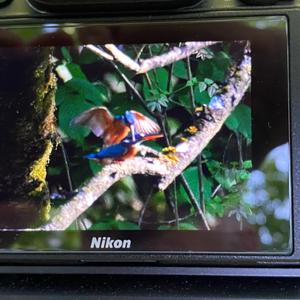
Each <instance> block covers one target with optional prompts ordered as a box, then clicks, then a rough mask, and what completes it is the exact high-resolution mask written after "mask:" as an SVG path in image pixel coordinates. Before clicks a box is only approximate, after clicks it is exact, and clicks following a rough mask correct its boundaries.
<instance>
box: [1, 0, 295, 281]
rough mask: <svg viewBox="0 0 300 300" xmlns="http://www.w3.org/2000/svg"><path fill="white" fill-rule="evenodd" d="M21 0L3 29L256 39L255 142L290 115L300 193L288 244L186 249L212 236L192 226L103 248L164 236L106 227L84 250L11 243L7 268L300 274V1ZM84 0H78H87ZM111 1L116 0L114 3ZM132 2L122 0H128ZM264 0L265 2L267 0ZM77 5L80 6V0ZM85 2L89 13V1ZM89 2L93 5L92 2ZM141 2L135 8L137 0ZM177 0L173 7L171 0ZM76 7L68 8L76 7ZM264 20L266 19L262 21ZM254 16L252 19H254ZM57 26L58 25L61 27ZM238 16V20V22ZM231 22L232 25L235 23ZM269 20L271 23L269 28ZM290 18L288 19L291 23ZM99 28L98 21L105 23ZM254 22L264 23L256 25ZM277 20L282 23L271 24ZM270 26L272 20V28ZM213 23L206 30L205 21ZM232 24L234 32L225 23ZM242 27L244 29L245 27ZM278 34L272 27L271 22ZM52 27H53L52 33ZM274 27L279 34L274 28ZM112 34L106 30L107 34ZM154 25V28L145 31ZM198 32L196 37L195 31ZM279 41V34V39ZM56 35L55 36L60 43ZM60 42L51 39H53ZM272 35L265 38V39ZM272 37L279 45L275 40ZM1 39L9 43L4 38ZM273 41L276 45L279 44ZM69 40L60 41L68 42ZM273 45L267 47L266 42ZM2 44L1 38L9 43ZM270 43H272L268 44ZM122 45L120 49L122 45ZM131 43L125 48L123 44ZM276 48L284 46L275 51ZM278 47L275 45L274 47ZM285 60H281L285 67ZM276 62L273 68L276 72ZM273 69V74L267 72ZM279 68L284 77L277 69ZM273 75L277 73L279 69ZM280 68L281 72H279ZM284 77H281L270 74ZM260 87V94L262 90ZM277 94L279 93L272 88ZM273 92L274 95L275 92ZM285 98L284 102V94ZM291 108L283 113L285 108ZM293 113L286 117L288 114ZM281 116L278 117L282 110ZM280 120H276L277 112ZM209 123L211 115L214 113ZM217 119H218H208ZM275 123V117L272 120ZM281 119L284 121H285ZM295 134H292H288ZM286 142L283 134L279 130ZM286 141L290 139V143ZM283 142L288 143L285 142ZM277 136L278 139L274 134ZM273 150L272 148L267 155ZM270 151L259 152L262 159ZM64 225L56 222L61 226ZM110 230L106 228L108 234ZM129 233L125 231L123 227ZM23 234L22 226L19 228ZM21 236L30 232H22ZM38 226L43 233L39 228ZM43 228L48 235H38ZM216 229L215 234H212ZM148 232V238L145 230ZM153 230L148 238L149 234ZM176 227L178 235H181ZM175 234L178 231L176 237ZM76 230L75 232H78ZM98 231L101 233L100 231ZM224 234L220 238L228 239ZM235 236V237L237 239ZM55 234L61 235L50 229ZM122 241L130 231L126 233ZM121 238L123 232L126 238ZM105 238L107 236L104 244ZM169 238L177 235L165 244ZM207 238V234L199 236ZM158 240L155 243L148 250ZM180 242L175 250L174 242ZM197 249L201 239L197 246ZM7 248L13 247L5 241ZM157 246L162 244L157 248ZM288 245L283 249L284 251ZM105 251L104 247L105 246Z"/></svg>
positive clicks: (116, 39)
mask: <svg viewBox="0 0 300 300" xmlns="http://www.w3.org/2000/svg"><path fill="white" fill-rule="evenodd" d="M51 2H52V4H50V5H48V2H47V1H28V2H27V1H23V0H22V1H21V0H20V1H19V0H18V1H12V2H10V3H9V4H7V5H6V6H3V7H2V8H1V13H2V16H1V18H0V22H1V27H2V28H3V29H8V30H10V29H13V30H14V29H15V28H17V30H18V29H20V33H18V34H19V35H22V30H21V29H22V28H23V27H24V28H29V27H31V26H33V27H39V26H45V28H46V27H47V25H48V24H49V25H50V24H52V25H51V26H50V27H51V28H52V27H55V28H56V27H57V28H64V27H65V28H69V29H70V28H74V27H75V28H84V27H86V28H87V31H86V32H84V33H86V34H87V33H88V32H89V30H90V29H91V30H93V28H98V27H99V28H100V29H99V31H97V30H95V34H94V35H93V34H91V35H90V36H89V37H87V38H83V40H84V42H81V43H82V44H95V45H98V44H104V43H105V42H106V40H108V41H109V42H110V43H112V42H113V43H119V44H122V45H123V44H127V43H128V41H129V43H137V44H145V43H147V41H148V40H149V41H150V42H151V43H158V42H159V41H166V42H169V43H174V42H175V41H181V40H182V41H191V40H195V37H196V38H197V30H199V32H200V33H201V37H199V38H200V39H201V40H203V39H204V40H208V41H209V40H212V41H218V40H222V37H223V36H224V40H226V41H227V40H243V34H244V35H245V38H244V39H245V40H250V43H251V49H252V51H253V53H254V54H253V55H254V56H253V61H254V62H253V65H252V67H253V69H252V72H253V79H252V82H253V85H252V86H251V93H252V95H253V98H254V99H255V102H254V103H252V104H251V105H252V107H253V111H254V115H253V118H252V119H253V120H254V121H253V122H254V123H253V124H254V125H253V127H252V130H253V132H254V133H255V137H254V139H256V142H255V143H254V146H253V147H254V148H253V150H252V152H255V149H258V148H259V147H263V146H262V145H263V143H264V139H265V138H266V136H264V135H263V134H270V133H271V134H273V133H274V132H275V131H277V130H279V128H277V127H276V125H275V123H276V120H278V122H279V123H280V120H281V118H282V119H284V120H285V121H287V124H285V125H284V128H285V129H287V130H286V131H287V132H288V133H287V135H288V136H287V138H288V143H289V146H290V148H289V149H290V150H289V151H290V157H291V158H290V164H289V165H290V169H289V174H290V175H289V183H288V185H289V192H288V193H289V195H290V197H291V198H290V216H289V218H288V223H289V224H290V236H289V239H288V242H287V246H286V249H285V250H282V249H279V250H278V249H275V250H274V251H273V250H272V249H271V248H270V249H269V250H266V251H262V252H260V251H251V247H249V248H247V247H246V248H245V249H242V251H241V249H239V248H238V246H237V250H236V251H235V250H234V249H231V248H230V247H229V248H230V251H229V250H228V249H229V248H226V247H225V246H224V248H220V250H218V249H217V247H216V248H214V247H215V245H217V244H218V241H215V242H213V243H212V245H213V246H211V248H209V246H208V248H205V247H204V248H203V249H202V248H201V247H200V248H201V249H199V250H197V249H194V248H193V247H191V245H190V244H188V246H186V248H184V247H183V246H182V247H183V248H181V249H179V248H177V247H176V245H175V244H174V241H176V240H177V239H185V238H186V239H189V240H192V242H194V241H193V239H195V238H203V239H206V238H207V235H206V234H205V235H203V236H201V235H200V236H197V237H196V236H194V235H193V234H191V235H190V236H189V230H188V232H180V234H181V235H177V233H176V234H175V233H173V232H172V231H169V230H167V234H168V235H169V236H170V239H171V240H172V241H171V242H170V244H168V245H167V246H166V247H163V246H160V247H158V246H157V248H155V246H153V245H150V246H149V245H148V244H147V243H146V242H145V243H143V242H141V243H138V244H139V246H137V248H136V249H134V251H129V250H128V249H125V248H124V250H123V249H122V251H115V250H117V249H114V250H111V251H110V250H107V249H105V251H102V250H103V249H102V250H101V249H100V250H99V248H101V245H102V244H103V237H105V238H106V239H108V236H110V237H111V236H112V237H113V238H115V239H116V238H120V236H121V237H124V239H125V240H129V237H130V240H132V241H134V240H135V239H137V240H139V241H142V240H145V239H146V240H147V238H149V239H150V242H149V243H150V244H151V243H155V242H158V243H159V241H160V239H159V237H157V238H155V237H154V238H153V239H152V237H151V235H152V234H153V233H152V231H151V232H150V231H149V232H148V231H147V230H145V231H141V232H139V237H137V236H135V235H134V234H133V235H132V236H131V235H130V233H129V232H128V231H126V233H125V234H121V235H120V236H119V235H118V234H116V235H114V233H113V232H112V231H111V229H110V230H109V231H107V232H105V231H102V234H101V238H102V241H101V240H99V239H98V238H99V234H98V235H97V234H95V232H93V231H89V232H88V233H86V235H85V236H84V239H85V241H87V242H85V243H87V244H88V246H87V248H89V246H91V245H92V243H93V238H94V246H95V245H96V246H97V245H98V246H99V247H98V248H97V247H96V249H92V248H91V249H89V250H87V249H84V250H82V249H81V250H75V251H64V249H59V247H58V248H57V249H56V250H53V249H52V250H51V251H49V250H46V251H43V250H42V249H38V251H31V250H30V247H28V248H27V249H26V250H25V251H19V250H22V249H18V250H17V251H12V250H9V251H4V252H3V253H1V254H0V262H1V263H2V266H1V267H0V271H1V272H28V268H26V271H24V269H23V268H22V266H24V264H25V265H27V266H30V272H33V273H35V272H41V270H44V271H45V272H50V273H51V272H53V273H58V272H59V273H68V272H72V273H73V272H79V273H95V272H97V273H102V274H108V273H110V274H135V273H137V272H138V273H141V274H152V275H153V274H154V275H156V274H166V275H180V274H187V275H199V274H206V275H229V276H233V275H235V276H236V275H237V276H299V275H300V268H299V265H300V225H299V223H300V185H299V182H300V151H299V149H300V136H299V132H300V119H299V116H300V101H299V99H300V87H299V83H298V80H299V78H300V60H299V55H298V54H299V53H300V41H299V39H300V38H299V32H298V28H300V27H299V26H300V18H299V15H300V10H299V8H300V2H299V1H278V2H276V3H274V4H269V3H267V4H266V5H264V4H263V3H256V4H251V1H247V2H248V3H246V1H245V3H244V2H240V1H224V2H223V1H213V0H210V1H202V2H200V3H197V2H193V1H190V3H188V5H187V3H186V2H185V3H184V5H182V6H181V3H180V2H178V1H174V3H173V1H170V2H168V1H165V2H164V1H162V3H161V2H159V1H158V2H157V3H155V5H152V4H153V3H152V2H153V1H152V2H151V3H150V4H151V5H150V4H149V3H148V5H147V3H144V2H143V1H141V2H139V1H137V2H136V3H127V2H126V5H124V6H123V7H122V5H121V6H120V8H121V9H122V8H124V10H123V11H116V7H117V6H118V4H116V3H115V2H116V1H113V2H111V1H107V2H105V1H103V2H100V1H99V2H97V1H95V2H97V3H96V5H95V6H93V5H94V3H91V2H92V1H91V2H89V3H86V4H82V3H80V4H79V1H74V8H73V7H72V3H71V2H72V1H69V2H70V3H68V5H69V6H68V8H65V6H64V5H63V2H61V1H56V3H55V5H54V4H53V3H54V2H55V1H49V3H51ZM77 2H78V3H77ZM108 2H111V3H110V4H109V3H108ZM120 2H122V0H120ZM262 2H263V1H262ZM75 4H76V5H75ZM79 5H80V10H81V11H80V12H79V9H78V7H79ZM82 5H86V8H85V6H82ZM130 6H131V7H134V9H132V8H131V7H130ZM169 7H171V8H169ZM66 9H67V11H66ZM245 20H249V22H251V21H253V22H255V24H256V25H255V26H256V29H255V30H256V31H255V30H254V29H253V30H254V31H253V32H252V31H251V30H249V31H247V30H246V29H243V30H241V31H239V29H238V26H240V27H243V25H240V24H242V23H243V22H244V21H245ZM268 20H275V22H279V23H280V25H278V26H279V27H280V26H281V27H280V28H281V29H280V34H279V35H276V34H275V35H274V36H272V37H270V38H267V33H262V32H263V31H264V29H265V28H266V27H264V24H263V22H264V21H266V22H268ZM260 21H262V23H260ZM245 22H246V21H245ZM53 24H55V25H53ZM228 24H229V25H228ZM230 24H231V25H230ZM260 24H261V27H259V26H260ZM283 24H285V26H284V25H283ZM97 26H98V27H97ZM255 26H254V27H255ZM271 27H272V26H271ZM271 27H270V28H271ZM201 28H203V29H201ZM222 30H224V31H222ZM235 30H236V31H235ZM270 30H271V31H270V32H272V28H271V29H270ZM49 32H51V31H49ZM270 32H269V33H270ZM100 33H101V34H103V36H102V37H101V36H100V37H99V34H100ZM145 33H147V34H146V36H145ZM193 37H194V39H193ZM272 39H276V41H274V40H272ZM51 42H52V43H53V44H51ZM43 43H44V42H40V44H38V46H57V44H59V42H57V41H54V40H51V39H50V40H48V41H47V42H45V44H43ZM49 43H50V44H49ZM264 43H265V44H264ZM268 43H270V44H271V45H272V46H271V47H270V46H269V47H267V44H268ZM0 44H1V42H0ZM62 44H63V46H66V47H68V46H70V45H71V44H68V42H66V43H65V42H63V43H62ZM270 44H268V45H270ZM59 45H60V44H59ZM264 45H265V46H264ZM0 47H1V45H0ZM264 48H267V49H268V50H265V49H264ZM119 49H120V47H119ZM122 49H123V48H122ZM272 49H274V53H273V54H272V53H271V52H272ZM268 51H270V52H268ZM276 58H278V60H280V61H281V63H280V66H278V67H274V69H272V66H273V65H274V64H275V65H276V64H277V63H278V61H275V60H276ZM264 60H265V61H268V60H269V61H270V62H269V63H266V65H265V66H264V67H261V68H260V63H262V62H263V61H264ZM276 66H277V65H276ZM268 68H270V74H268ZM263 72H264V74H262V73H263ZM273 73H275V74H276V76H274V77H273V75H274V74H273ZM271 75H272V76H271ZM277 75H278V76H277ZM269 77H270V78H271V79H270V80H271V81H272V80H276V82H271V83H270V82H269V83H268V78H269ZM273 86H274V87H276V89H277V88H278V91H277V90H276V89H275V90H276V92H273V91H272V90H271V89H270V87H273ZM256 91H259V92H256ZM272 93H274V94H272ZM268 95H269V96H268ZM279 97H285V98H286V99H285V100H284V101H283V102H285V104H282V106H280V107H279V108H276V103H277V102H276V101H277V100H278V98H279ZM266 98H269V100H266V103H267V104H266V105H265V106H263V107H260V105H258V104H257V103H258V101H264V100H265V99H266ZM278 101H279V100H278ZM269 107H270V112H269V115H270V116H269V115H268V116H269V117H268V118H270V120H271V121H270V124H274V125H272V126H274V127H275V129H274V128H273V129H271V130H272V131H270V132H269V133H266V132H267V131H266V130H264V129H262V130H261V131H262V132H263V134H262V136H260V135H259V134H258V133H259V131H260V126H262V128H265V127H266V126H267V125H261V122H259V120H260V119H261V118H263V117H264V115H265V114H268V112H267V111H268V108H269ZM281 113H282V114H281ZM285 114H286V116H285ZM272 116H273V117H272ZM272 118H273V119H272ZM205 122H207V121H205ZM207 123H209V122H207ZM270 126H271V125H270ZM280 126H281V125H280ZM285 134H286V132H285ZM279 140H280V138H279ZM283 140H284V139H282V141H283ZM282 141H281V140H280V142H282ZM270 143H271V144H272V142H270ZM265 154H266V153H265ZM259 160H260V161H261V159H259V158H257V161H259ZM53 231H55V229H54V230H53ZM103 232H105V234H103ZM120 232H121V230H120ZM1 234H2V235H3V237H4V238H6V237H5V235H7V236H8V240H10V239H11V237H10V235H11V234H12V233H11V232H10V231H9V230H8V231H7V232H5V231H3V232H2V233H1ZM14 234H15V232H14ZM17 234H18V235H19V234H20V233H17ZM30 234H35V233H34V232H33V233H30ZM38 234H39V235H42V234H44V233H40V232H39V233H38ZM211 234H213V233H211ZM143 235H144V236H145V237H142V236H143ZM147 235H148V237H147ZM173 235H174V236H173ZM233 235H234V236H235V233H233V232H232V231H230V229H227V232H226V229H224V239H228V240H230V243H233V244H234V243H235V239H236V238H237V239H239V238H241V239H243V241H246V240H247V238H249V239H251V235H250V236H245V237H242V236H241V237H239V236H235V237H234V238H232V236H233ZM172 236H173V237H172ZM71 238H72V236H71V235H70V239H71ZM95 238H96V239H95ZM219 238H220V236H219V235H216V236H215V239H216V240H218V239H219ZM231 238H232V239H233V241H232V240H231ZM49 239H51V237H49ZM120 239H121V238H120ZM116 241H117V240H116ZM101 243H102V244H101ZM161 243H162V244H163V243H168V239H166V240H162V242H161ZM194 243H195V244H197V242H196V241H195V242H194ZM147 247H148V248H147ZM172 247H173V248H172ZM195 247H196V246H195ZM4 248H5V247H4ZM150 250H152V251H150ZM277 250H278V251H277ZM100 252H101V253H100Z"/></svg>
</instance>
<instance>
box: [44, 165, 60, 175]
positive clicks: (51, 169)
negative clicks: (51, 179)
mask: <svg viewBox="0 0 300 300" xmlns="http://www.w3.org/2000/svg"><path fill="white" fill-rule="evenodd" d="M62 172H63V168H62V167H48V169H47V175H49V176H57V175H60V174H61V173H62Z"/></svg>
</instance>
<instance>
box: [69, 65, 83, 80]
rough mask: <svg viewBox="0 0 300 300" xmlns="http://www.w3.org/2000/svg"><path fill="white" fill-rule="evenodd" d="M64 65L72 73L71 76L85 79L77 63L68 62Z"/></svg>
mask: <svg viewBox="0 0 300 300" xmlns="http://www.w3.org/2000/svg"><path fill="white" fill-rule="evenodd" d="M66 67H67V68H68V70H69V72H70V73H71V74H72V77H73V78H78V79H85V80H86V79H87V78H86V76H85V74H84V73H83V72H82V70H81V68H80V66H79V65H77V64H73V63H68V64H66Z"/></svg>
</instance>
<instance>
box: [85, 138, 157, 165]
mask: <svg viewBox="0 0 300 300" xmlns="http://www.w3.org/2000/svg"><path fill="white" fill-rule="evenodd" d="M161 137H162V134H148V135H146V134H138V133H137V134H136V135H135V137H134V140H133V137H132V136H131V135H128V136H127V137H126V138H125V139H123V140H122V141H121V142H120V143H118V144H113V145H110V146H108V147H106V148H104V149H102V150H100V151H98V152H96V153H90V154H87V155H86V156H85V158H88V159H95V160H98V161H101V162H103V163H105V164H108V163H111V162H113V161H123V160H126V159H130V158H133V157H134V156H136V155H137V153H138V152H139V145H140V144H141V143H142V142H145V141H151V140H154V139H158V138H161Z"/></svg>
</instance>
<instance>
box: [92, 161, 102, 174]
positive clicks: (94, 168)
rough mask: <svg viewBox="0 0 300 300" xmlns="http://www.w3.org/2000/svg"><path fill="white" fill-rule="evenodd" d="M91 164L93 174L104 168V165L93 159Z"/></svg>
mask: <svg viewBox="0 0 300 300" xmlns="http://www.w3.org/2000/svg"><path fill="white" fill-rule="evenodd" d="M89 165H90V169H91V171H92V173H93V175H96V174H97V173H99V172H100V171H101V170H102V166H101V165H100V164H99V163H97V162H96V161H94V160H92V159H89Z"/></svg>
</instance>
